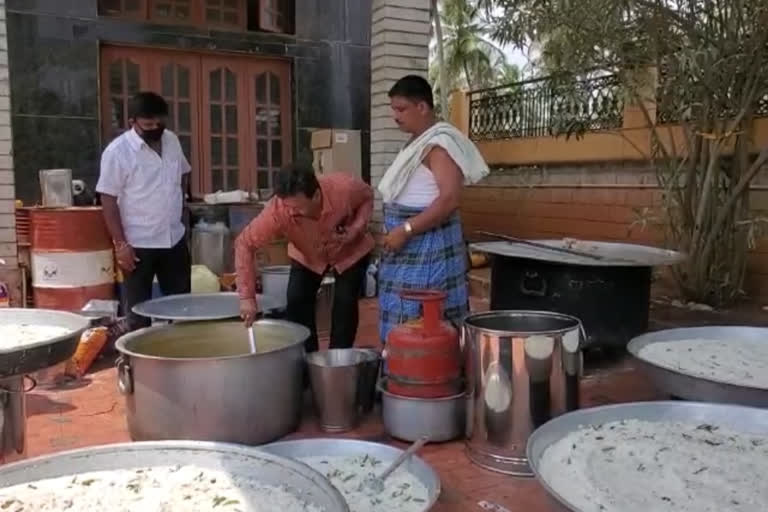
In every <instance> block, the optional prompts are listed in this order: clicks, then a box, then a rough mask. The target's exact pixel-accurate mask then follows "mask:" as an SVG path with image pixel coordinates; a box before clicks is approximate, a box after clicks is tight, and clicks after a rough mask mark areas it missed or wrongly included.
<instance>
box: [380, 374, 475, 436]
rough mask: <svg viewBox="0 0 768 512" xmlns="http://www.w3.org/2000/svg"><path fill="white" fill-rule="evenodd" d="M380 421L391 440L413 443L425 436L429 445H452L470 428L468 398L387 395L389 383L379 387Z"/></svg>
mask: <svg viewBox="0 0 768 512" xmlns="http://www.w3.org/2000/svg"><path fill="white" fill-rule="evenodd" d="M378 389H379V391H380V392H381V417H382V421H383V423H384V430H385V431H386V432H387V434H389V435H390V436H392V437H394V438H396V439H401V440H403V441H409V442H414V441H416V440H417V439H419V438H420V437H422V436H426V437H427V439H429V442H430V443H443V442H446V441H452V440H454V439H456V438H458V437H460V436H461V435H462V434H464V432H465V430H466V425H467V405H468V402H467V395H466V393H464V392H462V393H459V394H458V395H454V396H448V397H443V398H416V397H410V396H400V395H395V394H394V393H390V392H389V391H387V380H386V378H383V379H382V381H381V382H380V383H379V385H378Z"/></svg>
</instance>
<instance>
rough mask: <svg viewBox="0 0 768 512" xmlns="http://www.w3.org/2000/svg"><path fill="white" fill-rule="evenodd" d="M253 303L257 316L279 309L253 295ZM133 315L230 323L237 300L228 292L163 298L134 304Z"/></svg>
mask: <svg viewBox="0 0 768 512" xmlns="http://www.w3.org/2000/svg"><path fill="white" fill-rule="evenodd" d="M256 303H257V305H258V307H259V309H260V311H261V312H270V311H273V310H275V309H278V308H279V305H278V304H277V301H276V300H275V299H273V298H272V297H269V296H265V295H257V296H256ZM133 312H134V313H136V314H137V315H140V316H143V317H145V318H153V319H155V320H167V321H173V322H204V321H216V320H231V319H233V318H237V317H239V316H240V296H239V295H238V294H237V293H232V292H222V293H198V294H194V293H186V294H181V295H167V296H165V297H159V298H157V299H152V300H148V301H146V302H142V303H141V304H137V305H135V306H134V307H133Z"/></svg>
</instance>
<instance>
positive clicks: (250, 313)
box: [240, 299, 259, 327]
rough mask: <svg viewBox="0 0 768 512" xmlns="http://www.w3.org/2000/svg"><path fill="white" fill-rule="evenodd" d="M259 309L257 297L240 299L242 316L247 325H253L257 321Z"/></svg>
mask: <svg viewBox="0 0 768 512" xmlns="http://www.w3.org/2000/svg"><path fill="white" fill-rule="evenodd" d="M258 309H259V308H258V305H257V304H256V299H240V318H242V319H243V322H245V326H246V327H250V326H252V325H253V322H255V321H256V313H258Z"/></svg>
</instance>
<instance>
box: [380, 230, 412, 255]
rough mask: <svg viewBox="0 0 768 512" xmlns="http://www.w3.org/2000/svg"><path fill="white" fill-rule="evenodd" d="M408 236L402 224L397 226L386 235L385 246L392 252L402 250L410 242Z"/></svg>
mask: <svg viewBox="0 0 768 512" xmlns="http://www.w3.org/2000/svg"><path fill="white" fill-rule="evenodd" d="M408 238H409V237H408V233H406V231H405V228H404V227H403V226H402V225H400V226H397V227H396V228H395V229H393V230H392V231H390V232H389V233H387V234H386V235H385V236H384V248H385V249H387V250H388V251H390V252H395V253H397V252H400V250H401V249H402V248H403V247H404V246H405V244H406V243H407V242H408Z"/></svg>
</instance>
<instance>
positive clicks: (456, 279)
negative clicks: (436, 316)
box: [378, 203, 469, 342]
mask: <svg viewBox="0 0 768 512" xmlns="http://www.w3.org/2000/svg"><path fill="white" fill-rule="evenodd" d="M421 211H422V210H421V209H419V208H408V207H405V206H400V205H398V204H393V203H391V204H386V205H384V226H385V228H386V229H387V231H389V230H392V229H394V228H395V227H397V226H399V225H401V224H403V223H404V222H405V221H406V220H408V219H409V218H411V217H413V216H415V215H418V214H419V213H421ZM378 284H379V285H378V290H379V318H380V320H379V335H380V336H381V340H382V342H384V341H386V339H387V334H389V331H390V330H391V329H392V327H394V326H396V325H398V324H400V323H403V322H406V321H408V320H411V319H414V318H418V317H420V316H421V307H420V306H421V304H419V303H418V302H413V301H407V300H402V299H401V298H400V291H401V290H405V289H420V290H423V289H434V290H442V291H444V292H446V293H447V295H448V296H447V297H446V299H445V302H444V303H443V308H444V317H445V319H446V320H449V321H451V322H453V323H454V324H455V325H456V326H457V327H458V325H459V323H460V321H461V319H462V318H463V317H464V315H466V314H467V312H468V311H469V297H468V284H467V251H466V246H465V245H464V236H463V233H462V230H461V221H460V218H459V214H458V213H454V214H453V215H451V216H450V217H449V218H448V219H447V220H446V221H445V222H444V223H443V224H442V225H441V226H439V227H436V228H433V229H431V230H430V231H427V232H426V233H422V234H419V235H416V236H414V237H413V238H411V239H410V240H409V241H408V243H407V244H406V245H405V246H404V247H403V248H402V249H401V250H400V252H398V253H397V254H392V253H389V252H385V253H383V254H382V260H381V264H380V266H379V283H378Z"/></svg>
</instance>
